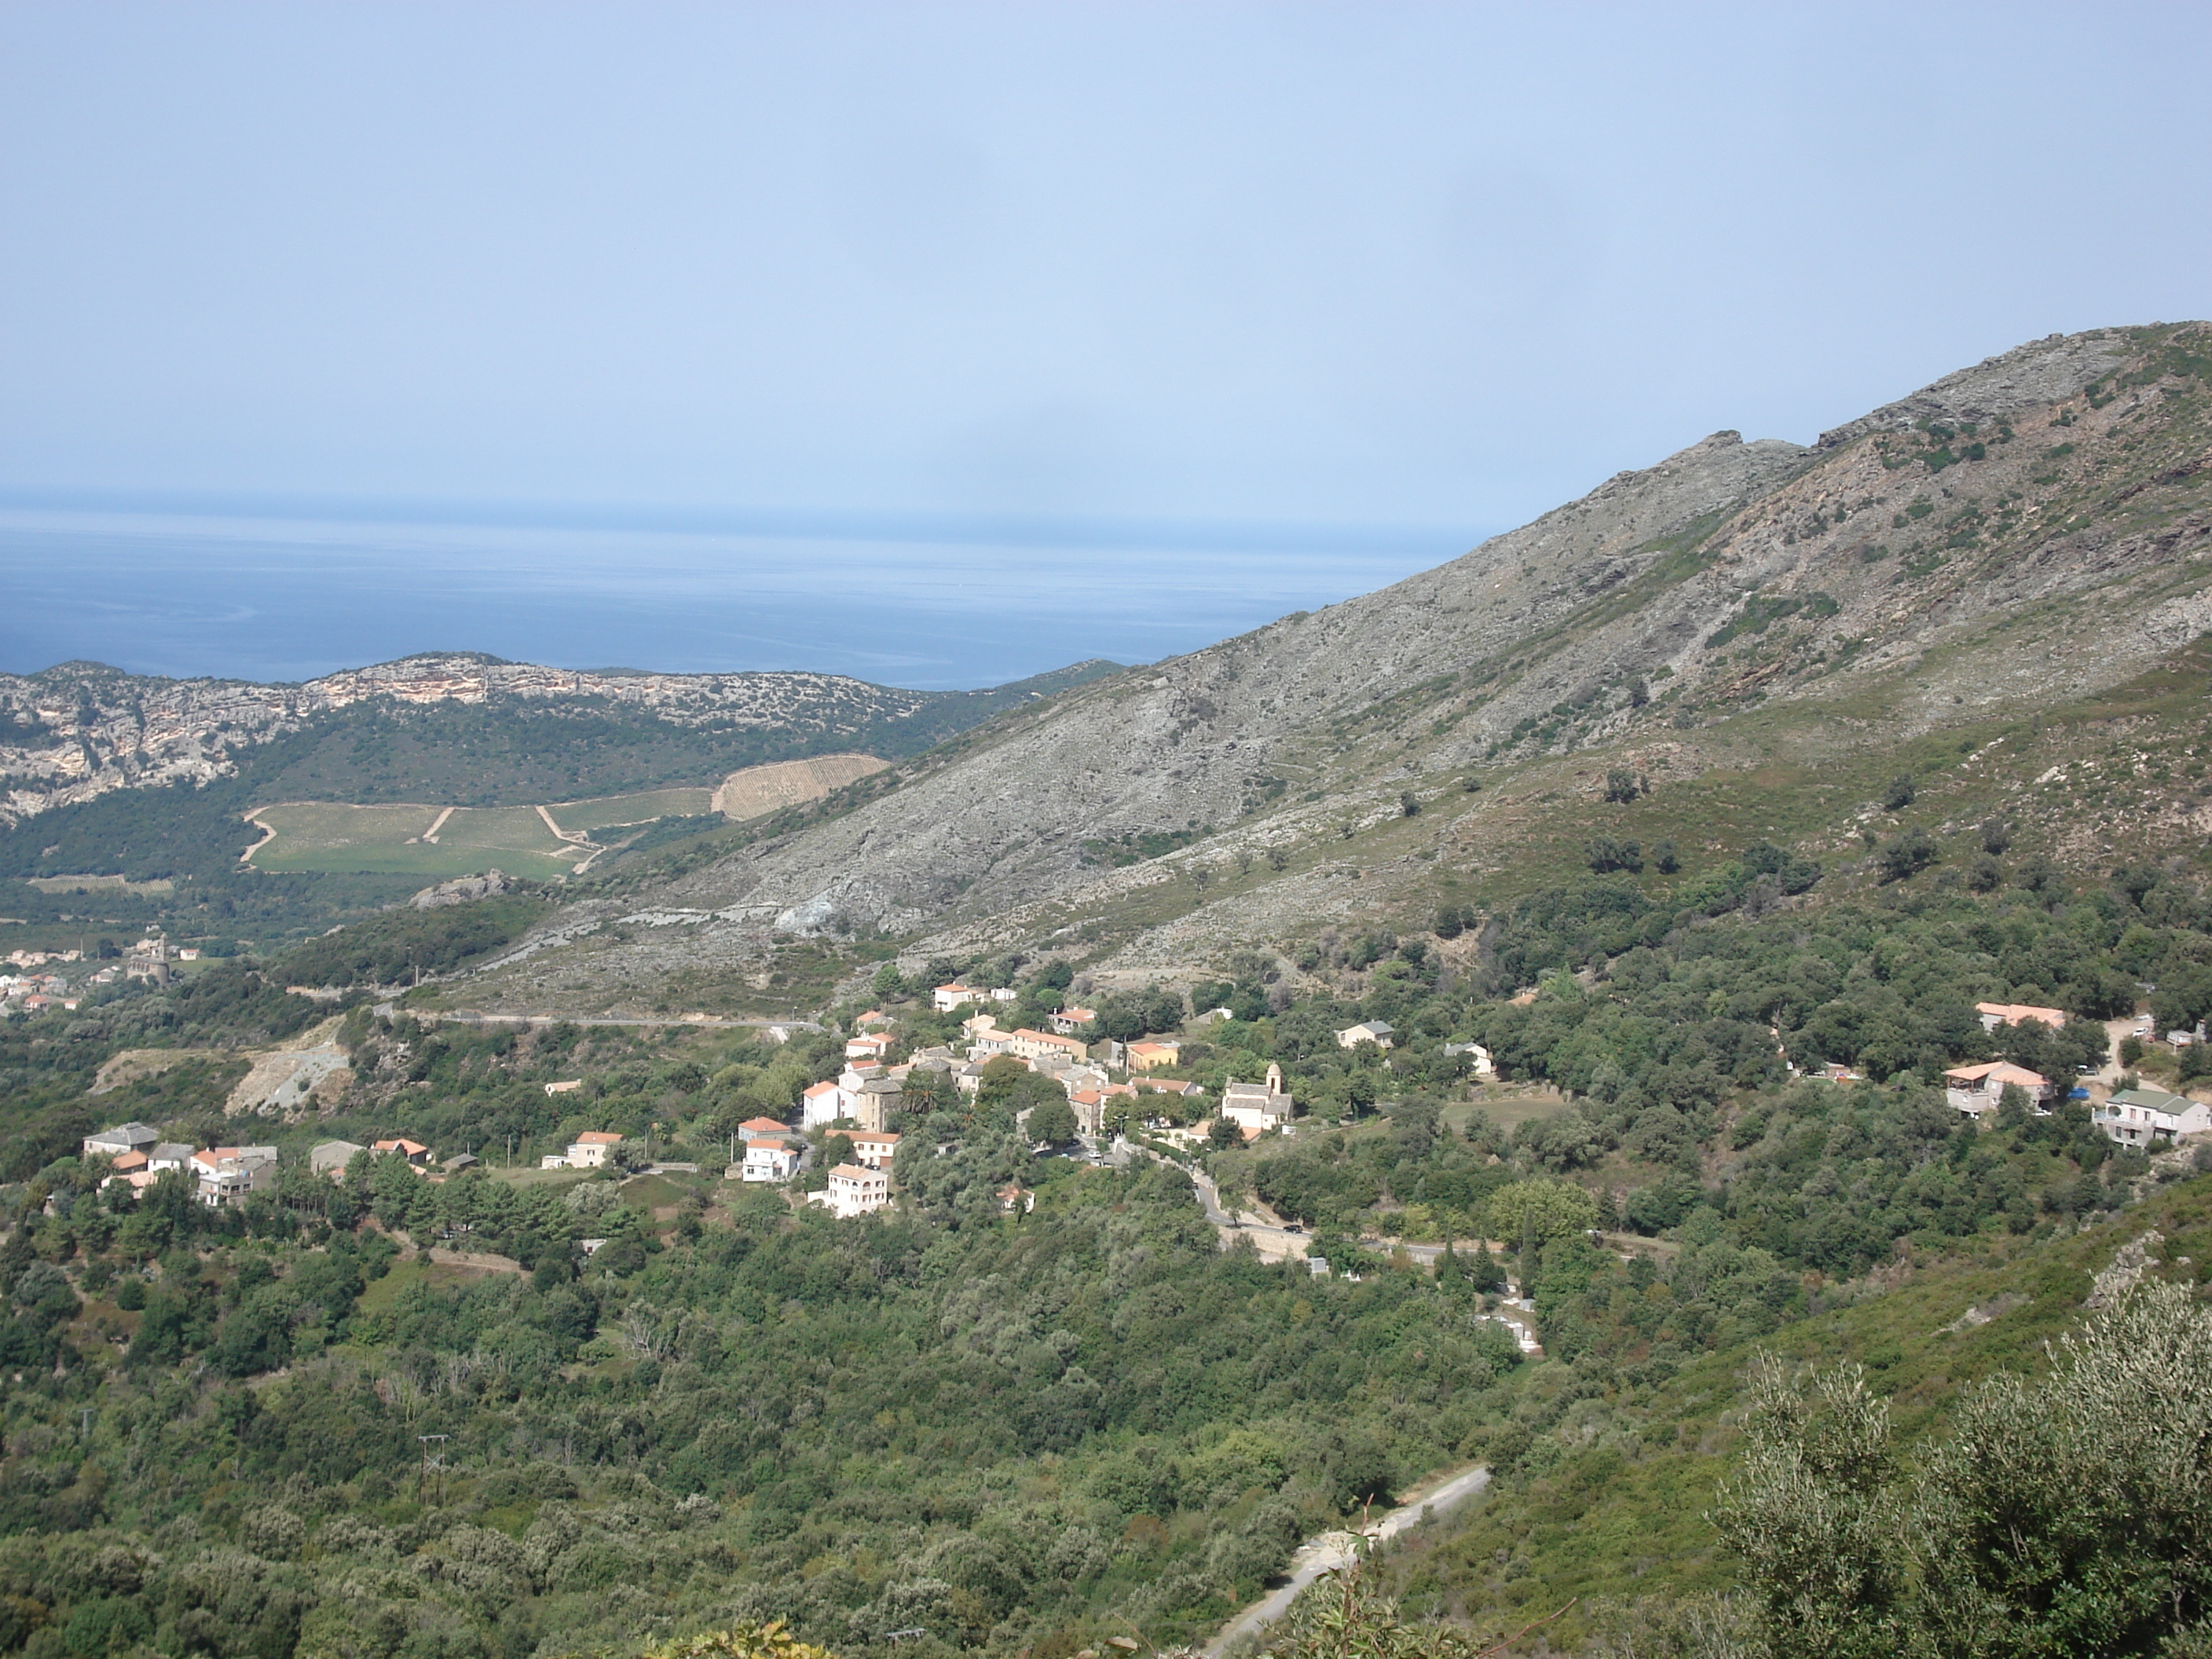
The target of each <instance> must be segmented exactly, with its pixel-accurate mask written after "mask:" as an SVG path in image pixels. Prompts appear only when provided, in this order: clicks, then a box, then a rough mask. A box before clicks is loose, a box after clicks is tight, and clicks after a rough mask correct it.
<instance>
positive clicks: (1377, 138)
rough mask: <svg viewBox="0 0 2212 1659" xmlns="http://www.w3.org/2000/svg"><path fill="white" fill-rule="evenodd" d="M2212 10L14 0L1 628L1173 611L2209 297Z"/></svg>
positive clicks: (1065, 636) (651, 641)
mask: <svg viewBox="0 0 2212 1659" xmlns="http://www.w3.org/2000/svg"><path fill="white" fill-rule="evenodd" d="M2208 61H2212V8H2208V7H2205V6H2203V5H2202V4H2167V5H2133V6H2130V5H2125V4H2100V5H2096V6H2089V5H2066V6H2060V5H2051V4H2037V3H2022V0H2014V3H2008V4H2003V5H1976V4H1957V5H1934V6H1930V5H1928V4H1925V3H1919V4H1914V5H1910V6H1905V5H1881V4H1858V5H1852V6H1849V7H1845V6H1842V5H1825V6H1824V5H1801V6H1788V7H1777V6H1773V5H1771V4H1765V5H1759V6H1744V7H1725V6H1700V5H1694V4H1689V5H1668V6H1653V5H1648V4H1647V5H1640V6H1624V7H1604V6H1573V5H1559V6H1546V7H1530V6H1527V5H1515V6H1510V7H1508V6H1484V5H1475V4H1461V5H1451V6H1429V5H1422V4H1416V3H1398V0H1366V3H1361V4H1356V5H1300V4H1264V5H1236V4H1213V3H1204V0H1180V3H1173V4H1141V3H1117V4H1108V5H1097V4H1079V3H1049V4H1048V3H1031V4H1008V5H969V4H962V5H955V4H928V3H919V0H902V3H896V4H890V5H881V6H874V5H856V4H842V3H836V0H822V3H808V4H805V5H799V4H793V3H790V0H778V3H775V4H769V5H747V4H739V3H725V4H714V5H689V4H681V3H639V4H624V5H610V4H590V5H562V4H557V3H550V0H532V3H529V4H523V5H496V4H483V3H471V0H438V3H435V4H409V3H402V0H377V3H374V4H364V5H349V4H344V3H318V4H315V5H311V6H301V5H297V4H282V5H236V4H222V3H212V0H200V3H195V4H192V5H190V6H177V5H173V4H168V3H162V4H155V5H143V6H141V5H117V4H106V3H100V0H72V3H68V4H61V3H27V0H11V3H6V4H0V605H4V606H5V607H6V609H7V611H8V612H9V614H8V615H6V616H4V617H0V667H4V668H8V669H11V670H17V671H23V670H28V669H32V668H36V667H39V666H42V665H45V663H46V662H51V661H53V660H57V659H59V658H61V657H64V656H71V655H92V656H99V657H102V658H104V659H106V660H111V661H117V662H119V663H121V664H122V665H125V666H131V667H138V668H143V669H148V670H158V671H165V672H179V673H182V672H244V671H248V670H249V669H252V671H256V672H260V671H268V672H272V673H274V672H279V671H283V672H307V671H319V667H318V665H320V667H331V666H337V665H341V664H343V663H346V662H356V661H362V660H371V659H374V657H375V656H377V655H379V654H394V653H396V652H397V651H398V650H400V649H423V648H442V647H467V648H483V649H497V650H501V653H502V654H521V655H530V656H536V657H538V658H540V659H551V660H561V661H564V662H569V663H574V664H577V665H586V664H592V663H604V662H611V661H624V660H629V659H635V658H637V657H640V656H646V657H652V656H653V655H654V653H656V652H657V653H659V657H658V659H655V660H650V661H640V662H635V664H634V665H637V666H655V667H713V666H720V667H750V666H794V665H820V666H839V667H842V668H844V669H845V670H846V671H869V672H872V673H878V674H880V675H882V676H887V677H891V678H896V677H897V676H898V675H900V674H905V675H906V676H908V678H906V679H905V680H904V681H903V682H902V683H908V684H979V683H984V682H987V681H989V680H992V679H995V678H1012V677H1013V672H1017V671H1018V672H1029V671H1035V670H1036V669H1037V668H1042V667H1045V666H1050V665H1052V661H1051V660H1047V659H1053V660H1059V661H1065V660H1071V659H1074V658H1076V657H1081V656H1087V655H1097V654H1107V655H1113V654H1121V655H1122V656H1123V657H1124V658H1125V659H1127V656H1129V655H1131V654H1137V655H1147V654H1148V655H1158V654H1165V653H1167V652H1169V651H1171V650H1177V649H1188V648H1192V647H1194V646H1196V645H1198V644H1201V643H1203V642H1205V640H1206V639H1207V638H1210V637H1213V636H1214V634H1209V633H1207V632H1206V630H1207V629H1212V630H1215V633H1217V634H1218V632H1226V631H1232V630H1233V629H1234V628H1237V627H1248V626H1251V625H1253V624H1254V623H1257V622H1260V621H1262V620H1265V619H1266V618H1267V617H1272V616H1274V615H1277V614H1279V613H1280V612H1281V611H1286V610H1291V609H1294V608H1310V605H1313V604H1316V603H1327V602H1328V601H1329V600H1330V599H1339V598H1343V597H1346V596H1348V595H1349V594H1350V593H1352V592H1358V591H1362V589H1363V588H1364V587H1366V586H1374V585H1376V582H1378V581H1382V580H1390V579H1392V578H1394V577H1395V576H1396V575H1401V574H1407V573H1409V572H1410V571H1412V570H1413V569H1415V568H1421V567H1422V566H1425V565H1427V564H1431V563H1434V562H1438V561H1439V560H1441V559H1443V558H1447V557H1449V556H1453V555H1454V554H1456V553H1458V552H1460V551H1463V550H1465V549H1466V548H1467V547H1468V546H1470V545H1472V544H1474V543H1475V542H1476V541H1477V540H1479V539H1480V538H1481V537H1482V536H1483V535H1486V534H1489V533H1492V532H1496V531H1498V530H1501V529H1504V528H1507V527H1510V526H1512V525H1514V524H1516V523H1519V522H1522V521H1524V520H1527V519H1528V518H1530V517H1533V516H1534V515H1535V514H1536V513H1541V512H1542V511H1544V510H1545V509H1547V508H1548V507H1552V506H1554V505H1556V504H1558V503H1559V502H1560V501H1563V500H1566V499H1569V498H1571V497H1572V496H1574V495H1579V494H1581V493H1582V492H1583V491H1584V490H1586V489H1589V488H1590V487H1592V486H1593V485H1595V483H1598V482H1600V481H1601V480H1602V479H1603V478H1605V477H1607V476H1609V475H1610V474H1612V473H1613V472H1614V471H1619V470H1620V469H1622V468H1624V467H1631V466H1641V465H1650V464H1651V463H1653V462H1655V461H1656V460H1658V459H1661V458H1662V457H1663V456H1665V455H1667V454H1668V453H1672V452H1674V450H1676V449H1679V448H1680V447H1684V446H1685V445H1687V444H1690V443H1692V442H1694V441H1697V440H1698V439H1699V438H1701V437H1703V436H1704V435H1706V434H1707V433H1710V432H1712V431H1715V430H1717V429H1720V428H1736V429H1739V430H1741V431H1742V432H1743V433H1744V434H1745V435H1746V436H1747V437H1784V438H1790V439H1794V440H1797V441H1809V440H1811V439H1812V438H1813V437H1814V436H1815V435H1817V434H1818V433H1819V432H1820V430H1822V429H1823V428H1826V427H1830V426H1833V425H1837V424H1839V423H1840V422H1843V421H1845V420H1847V419H1850V418H1851V417H1852V416H1857V415H1858V414H1860V413H1863V411H1865V410H1867V409H1869V408H1871V407H1874V406H1875V405H1877V404H1881V403H1884V402H1886V401H1888V400H1889V399H1891V398H1895V397H1898V396H1900V395H1902V394H1903V393H1905V392H1908V391H1910V390H1911V389H1913V388H1914V387H1916V386H1920V385H1922V384H1924V383H1925V382H1927V381H1928V380H1933V379H1935V378H1936V377H1937V376H1939V375H1941V374H1945V373H1947V372H1948V371H1950V370H1951V369H1954V368H1959V367H1961V366H1963V365H1965V364H1966V363H1970V362H1975V361H1978V359H1980V358H1982V357H1984V356H1989V355H1990V354H1991V353H1994V352H1996V351H2000V350H2003V349H2007V348H2008V347H2010V346H2012V345H2015V344H2016V343H2020V342H2021V341H2022V340H2025V339H2028V338H2032V337H2037V336H2039V335H2043V334H2047V333H2051V332H2053V331H2072V330H2075V329H2081V328H2088V327H2095V326H2100V325H2107V324H2115V323H2138V322H2150V321H2155V320H2175V319H2182V318H2188V317H2203V316H2205V315H2207V314H2208V313H2212V293H2208V289H2212V258H2208V255H2212V214H2208V213H2206V212H2204V211H2203V207H2202V199H2201V198H2202V193H2203V180H2204V179H2205V178H2206V177H2208V176H2212V165H2208V164H2212V125H2208V124H2207V123H2206V122H2205V121H2204V120H2203V101H2202V84H2201V82H2202V72H2203V65H2204V64H2206V63H2207V62H2208ZM434 531H435V533H433V532H434ZM380 571H381V572H384V573H386V574H388V576H389V578H390V580H388V581H386V583H384V584H383V586H382V587H379V586H377V584H376V582H375V580H374V577H375V575H376V574H377V573H378V572H380ZM671 572H675V573H678V574H672V575H671V574H669V573H671ZM625 578H627V579H628V580H624V579H625ZM280 579H281V580H280ZM276 586H281V587H283V589H284V592H283V593H282V594H273V593H272V587H276ZM1047 588H1049V589H1050V590H1051V591H1050V592H1045V591H1044V590H1046V589H1047ZM1134 589H1143V590H1146V591H1147V592H1154V593H1156V594H1157V596H1158V601H1159V602H1158V603H1156V604H1155V605H1152V607H1151V610H1152V612H1153V614H1152V615H1151V616H1150V617H1143V616H1142V613H1143V612H1144V611H1145V610H1146V607H1145V606H1143V605H1139V604H1137V603H1136V602H1135V601H1134V600H1133V598H1132V591H1133V590H1134ZM778 595H781V596H782V598H781V599H779V598H777V596H778ZM786 600H787V601H788V603H787V604H786V603H785V601H786ZM778 605H783V608H782V609H781V610H779V609H778V608H777V606H778ZM871 607H873V608H871ZM614 611H620V612H622V617H615V616H614V615H613V614H612V613H613V612H614ZM623 618H627V620H623ZM994 619H995V620H994ZM1140 622H1141V625H1140ZM902 623H903V625H904V632H905V634H906V635H907V636H908V637H907V639H906V640H905V641H904V642H903V643H900V642H898V641H896V640H894V639H892V638H891V637H890V636H889V635H887V633H886V630H887V629H889V630H894V631H896V630H898V629H900V628H901V626H902ZM963 629H964V632H963ZM1177 629H1180V630H1181V631H1180V632H1178V631H1177ZM1147 630H1149V631H1147ZM863 633H865V634H866V635H867V637H866V640H865V641H864V640H862V639H861V638H860V635H861V634H863ZM494 638H496V639H498V640H499V641H502V643H501V644H499V645H495V644H491V643H489V642H488V641H491V640H493V639H494ZM863 644H866V645H868V646H871V647H875V646H881V647H885V648H884V649H878V650H874V651H873V652H872V653H870V652H868V651H864V650H861V649H860V646H862V645H863ZM601 647H604V648H601ZM893 647H896V648H893ZM840 653H842V656H841V655H840ZM771 659H774V660H771ZM800 659H804V661H802V660H800ZM833 659H835V660H833ZM869 662H874V663H875V664H876V665H877V667H876V669H875V670H872V671H871V670H869V669H867V667H866V664H867V663H869ZM254 665H259V666H258V667H256V666H254Z"/></svg>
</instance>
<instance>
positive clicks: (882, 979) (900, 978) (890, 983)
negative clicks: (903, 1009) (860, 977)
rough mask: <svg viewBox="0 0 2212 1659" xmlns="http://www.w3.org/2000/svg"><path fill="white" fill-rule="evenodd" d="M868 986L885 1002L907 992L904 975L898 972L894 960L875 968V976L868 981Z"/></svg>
mask: <svg viewBox="0 0 2212 1659" xmlns="http://www.w3.org/2000/svg"><path fill="white" fill-rule="evenodd" d="M868 986H869V988H870V989H871V990H872V991H874V992H875V994H877V995H878V997H880V998H882V999H883V1000H885V1001H886V1002H888V1001H890V1000H892V999H893V998H895V997H902V996H904V995H905V994H907V982H906V975H903V974H902V973H901V972H899V970H898V963H896V962H887V963H884V965H883V966H882V967H880V968H878V969H876V976H875V977H874V978H873V979H872V980H870V981H868Z"/></svg>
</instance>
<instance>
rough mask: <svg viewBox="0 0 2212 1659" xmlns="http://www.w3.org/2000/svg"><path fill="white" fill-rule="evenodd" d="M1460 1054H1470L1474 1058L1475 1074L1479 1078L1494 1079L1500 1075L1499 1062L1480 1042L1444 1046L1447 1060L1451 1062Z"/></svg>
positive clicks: (1452, 1043)
mask: <svg viewBox="0 0 2212 1659" xmlns="http://www.w3.org/2000/svg"><path fill="white" fill-rule="evenodd" d="M1460 1054H1468V1055H1471V1056H1472V1057H1473V1059H1474V1074H1475V1075H1476V1076H1477V1077H1481V1078H1492V1077H1496V1076H1497V1075H1498V1062H1497V1061H1496V1060H1493V1059H1492V1058H1491V1054H1490V1050H1489V1049H1487V1048H1484V1047H1483V1046H1482V1045H1481V1044H1480V1042H1447V1043H1446V1044H1444V1058H1445V1059H1447V1060H1450V1059H1453V1058H1455V1056H1457V1055H1460Z"/></svg>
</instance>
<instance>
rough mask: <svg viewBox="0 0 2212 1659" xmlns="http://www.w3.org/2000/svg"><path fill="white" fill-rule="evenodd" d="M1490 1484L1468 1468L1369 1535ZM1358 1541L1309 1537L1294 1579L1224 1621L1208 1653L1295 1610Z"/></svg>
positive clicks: (1441, 1510) (1387, 1534) (1445, 1507)
mask: <svg viewBox="0 0 2212 1659" xmlns="http://www.w3.org/2000/svg"><path fill="white" fill-rule="evenodd" d="M1489 1484H1490V1471H1489V1469H1488V1468H1472V1469H1467V1470H1464V1471H1462V1473H1460V1474H1455V1475H1454V1476H1452V1478H1451V1479H1450V1480H1446V1481H1445V1482H1443V1484H1442V1485H1441V1486H1437V1487H1436V1488H1434V1489H1433V1490H1431V1491H1430V1492H1425V1493H1424V1494H1422V1495H1421V1496H1419V1497H1417V1498H1413V1499H1411V1500H1410V1501H1408V1502H1407V1504H1404V1505H1403V1506H1402V1507H1401V1508H1399V1509H1395V1510H1391V1511H1390V1512H1389V1514H1388V1515H1385V1516H1383V1518H1382V1519H1381V1520H1380V1521H1379V1522H1376V1523H1374V1524H1373V1525H1371V1526H1370V1527H1369V1528H1367V1535H1368V1536H1370V1537H1371V1538H1374V1539H1376V1540H1378V1541H1387V1540H1389V1539H1392V1538H1395V1537H1396V1536H1397V1535H1398V1534H1400V1533H1401V1532H1404V1531H1405V1530H1406V1529H1407V1528H1409V1527H1418V1526H1419V1525H1420V1524H1421V1523H1422V1522H1424V1521H1427V1520H1431V1519H1433V1518H1434V1517H1436V1516H1441V1515H1445V1514H1448V1513H1449V1512H1450V1511H1451V1510H1455V1509H1456V1508H1458V1507H1459V1505H1460V1504H1463V1503H1465V1502H1466V1501H1467V1500H1468V1498H1472V1497H1474V1494H1475V1493H1477V1492H1480V1491H1481V1490H1482V1489H1483V1488H1484V1487H1485V1486H1488V1485H1489ZM1357 1548H1358V1534H1354V1533H1348V1532H1329V1533H1323V1534H1322V1535H1321V1536H1320V1537H1318V1538H1314V1539H1309V1540H1308V1541H1306V1542H1305V1543H1304V1545H1302V1546H1300V1547H1299V1549H1298V1553H1297V1554H1296V1555H1294V1556H1292V1557H1291V1576H1290V1577H1289V1579H1288V1580H1287V1581H1286V1582H1285V1583H1284V1584H1282V1585H1281V1586H1280V1587H1279V1589H1275V1590H1273V1591H1271V1592H1270V1593H1269V1594H1268V1595H1267V1596H1266V1597H1265V1598H1264V1599H1263V1600H1261V1601H1255V1602H1254V1603H1253V1604H1252V1605H1251V1606H1250V1607H1247V1608H1245V1609H1244V1611H1243V1612H1242V1613H1238V1614H1237V1616H1236V1617H1235V1618H1234V1619H1232V1620H1230V1621H1229V1622H1228V1623H1227V1624H1226V1625H1224V1626H1222V1627H1221V1633H1220V1634H1219V1635H1218V1636H1216V1637H1215V1638H1213V1639H1212V1641H1211V1642H1209V1643H1207V1644H1206V1654H1207V1656H1208V1659H1218V1656H1220V1655H1221V1654H1223V1653H1225V1652H1226V1651H1228V1649H1229V1645H1230V1644H1231V1643H1232V1642H1234V1641H1236V1640H1237V1638H1239V1637H1241V1636H1245V1635H1250V1634H1256V1633H1257V1632H1261V1631H1263V1630H1265V1629H1266V1628H1267V1626H1270V1625H1272V1624H1273V1623H1274V1622H1275V1621H1276V1620H1279V1619H1280V1618H1281V1617H1282V1616H1283V1615H1284V1614H1285V1613H1288V1612H1289V1611H1290V1610H1291V1602H1293V1601H1297V1599H1298V1592H1299V1591H1300V1590H1302V1589H1305V1587H1306V1586H1307V1585H1309V1584H1310V1583H1313V1582H1314V1580H1315V1579H1316V1578H1319V1577H1322V1576H1323V1575H1324V1574H1327V1573H1332V1572H1334V1571H1338V1570H1339V1569H1340V1568H1342V1567H1348V1566H1350V1565H1352V1562H1353V1560H1354V1559H1357V1558H1356V1550H1357Z"/></svg>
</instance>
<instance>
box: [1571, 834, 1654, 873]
mask: <svg viewBox="0 0 2212 1659" xmlns="http://www.w3.org/2000/svg"><path fill="white" fill-rule="evenodd" d="M1583 860H1585V861H1586V862H1587V863H1588V864H1589V867H1590V868H1591V869H1592V870H1593V871H1595V872H1596V873H1597V874H1599V875H1604V874H1606V873H1607V872H1609V871H1613V870H1628V871H1636V870H1641V869H1642V868H1643V867H1644V848H1643V845H1642V843H1640V842H1633V841H1622V840H1620V839H1619V838H1618V837H1616V836H1592V837H1591V838H1590V839H1589V841H1588V842H1584V843H1583Z"/></svg>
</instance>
